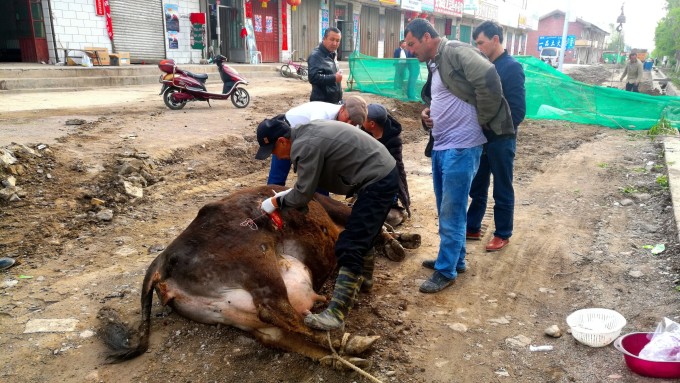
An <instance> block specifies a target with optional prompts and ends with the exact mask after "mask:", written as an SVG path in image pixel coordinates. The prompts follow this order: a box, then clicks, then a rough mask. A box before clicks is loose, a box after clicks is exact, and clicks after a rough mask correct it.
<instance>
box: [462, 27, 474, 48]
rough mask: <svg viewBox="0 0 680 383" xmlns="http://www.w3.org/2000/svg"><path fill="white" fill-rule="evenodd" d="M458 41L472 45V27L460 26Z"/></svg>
mask: <svg viewBox="0 0 680 383" xmlns="http://www.w3.org/2000/svg"><path fill="white" fill-rule="evenodd" d="M460 41H462V42H464V43H468V44H470V43H472V27H471V26H469V25H461V26H460Z"/></svg>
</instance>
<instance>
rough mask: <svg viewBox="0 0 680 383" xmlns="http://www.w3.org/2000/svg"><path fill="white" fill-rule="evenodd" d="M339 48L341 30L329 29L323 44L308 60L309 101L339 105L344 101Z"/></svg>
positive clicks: (325, 33) (324, 35)
mask: <svg viewBox="0 0 680 383" xmlns="http://www.w3.org/2000/svg"><path fill="white" fill-rule="evenodd" d="M339 46H340V30H339V29H338V28H335V27H331V28H328V29H326V31H325V32H324V33H323V40H322V41H321V44H319V46H318V47H316V48H314V50H313V51H312V54H310V55H309V57H308V58H307V64H308V68H309V69H308V74H309V83H310V84H312V94H311V96H309V101H325V102H330V103H331V104H337V103H339V102H340V100H342V71H338V62H337V61H336V57H337V50H338V47H339Z"/></svg>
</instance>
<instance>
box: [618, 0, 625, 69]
mask: <svg viewBox="0 0 680 383" xmlns="http://www.w3.org/2000/svg"><path fill="white" fill-rule="evenodd" d="M624 4H626V3H625V2H623V3H621V14H620V15H619V17H618V18H617V19H616V22H617V23H619V25H618V26H617V27H616V31H617V32H619V42H620V44H621V51H619V56H618V57H617V58H616V61H617V64H618V61H619V58H621V55H623V49H624V47H625V46H624V44H623V23H625V22H626V15H624V14H623V5H624Z"/></svg>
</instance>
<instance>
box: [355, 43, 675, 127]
mask: <svg viewBox="0 0 680 383" xmlns="http://www.w3.org/2000/svg"><path fill="white" fill-rule="evenodd" d="M515 58H516V59H517V61H519V62H520V63H521V64H522V66H523V67H524V73H525V75H526V82H525V87H526V103H527V114H526V118H531V119H551V120H565V121H571V122H576V123H582V124H594V125H602V126H607V127H610V128H625V129H632V130H641V129H649V128H651V127H652V126H653V125H654V124H656V123H657V122H658V121H659V119H660V118H661V117H662V116H665V117H666V119H668V121H669V122H670V123H671V125H672V126H673V127H674V128H676V129H677V128H679V127H680V97H673V96H651V95H647V94H641V93H633V92H626V91H623V90H619V89H614V88H607V87H601V86H595V85H589V84H585V83H582V82H579V81H575V80H573V79H572V78H571V77H569V76H567V75H565V74H563V73H561V72H559V71H558V70H556V69H554V68H552V67H551V66H549V65H547V64H545V63H543V62H542V61H540V60H538V59H537V58H535V57H531V56H516V57H515ZM349 67H350V75H351V79H352V81H351V85H350V90H358V91H361V92H367V93H373V94H378V95H381V96H385V97H390V98H396V99H400V100H411V101H421V100H420V90H421V89H422V87H423V85H424V84H425V81H426V80H427V68H426V66H425V64H424V63H418V62H417V60H416V59H379V58H375V57H371V56H366V55H362V54H360V53H353V54H352V55H351V56H350V58H349ZM603 70H604V69H603ZM409 76H412V77H410V78H409ZM409 79H410V83H409Z"/></svg>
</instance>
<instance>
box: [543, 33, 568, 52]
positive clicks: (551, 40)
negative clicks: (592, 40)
mask: <svg viewBox="0 0 680 383" xmlns="http://www.w3.org/2000/svg"><path fill="white" fill-rule="evenodd" d="M575 41H576V35H569V36H567V50H570V49H574V42H575ZM548 47H551V48H561V47H562V36H538V50H539V51H540V50H541V49H543V48H548Z"/></svg>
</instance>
